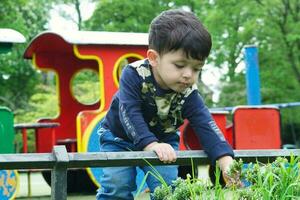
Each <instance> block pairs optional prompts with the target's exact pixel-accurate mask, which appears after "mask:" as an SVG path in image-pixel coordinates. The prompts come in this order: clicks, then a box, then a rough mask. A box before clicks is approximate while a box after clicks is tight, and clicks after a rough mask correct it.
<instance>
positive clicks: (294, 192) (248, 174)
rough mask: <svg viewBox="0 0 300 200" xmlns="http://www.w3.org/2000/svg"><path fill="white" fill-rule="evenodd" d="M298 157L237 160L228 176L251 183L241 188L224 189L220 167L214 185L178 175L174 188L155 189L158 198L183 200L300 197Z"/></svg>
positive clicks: (247, 199)
mask: <svg viewBox="0 0 300 200" xmlns="http://www.w3.org/2000/svg"><path fill="white" fill-rule="evenodd" d="M299 167H300V165H299V157H297V158H296V157H294V156H291V158H290V160H289V161H288V160H287V159H285V158H282V157H278V158H277V159H276V160H275V161H274V162H273V163H267V164H262V163H259V162H256V163H255V164H253V163H249V164H247V165H246V166H245V165H244V163H243V161H242V160H239V161H234V164H233V165H232V166H231V168H230V171H229V175H231V176H234V175H236V174H238V176H239V178H240V180H244V182H248V184H249V186H247V187H243V188H239V187H237V186H236V185H231V186H227V187H225V188H222V187H221V186H220V184H219V179H218V177H220V170H219V171H218V170H217V172H216V173H217V174H216V177H217V179H216V184H215V185H214V186H213V187H211V185H210V184H209V183H208V182H204V181H202V180H200V179H190V178H189V177H188V178H187V179H185V180H183V179H181V178H178V179H177V180H176V181H174V182H173V184H172V187H173V188H174V189H173V190H172V189H171V188H172V187H170V186H165V185H162V186H160V187H157V188H156V189H155V192H154V199H156V200H158V199H159V200H181V199H191V200H197V199H224V200H225V199H233V200H238V199H239V200H240V199H243V200H257V199H259V200H267V199H268V200H277V199H297V197H299V195H300V176H299Z"/></svg>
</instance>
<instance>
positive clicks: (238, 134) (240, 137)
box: [233, 106, 281, 149]
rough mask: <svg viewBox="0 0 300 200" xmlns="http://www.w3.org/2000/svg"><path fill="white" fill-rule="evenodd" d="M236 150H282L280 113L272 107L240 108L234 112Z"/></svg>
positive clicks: (236, 108) (234, 143) (234, 142)
mask: <svg viewBox="0 0 300 200" xmlns="http://www.w3.org/2000/svg"><path fill="white" fill-rule="evenodd" d="M233 145H234V148H235V149H280V147H281V137H280V112H279V109H278V108H277V107H273V106H272V107H271V106H268V107H266V106H238V107H235V108H234V110H233Z"/></svg>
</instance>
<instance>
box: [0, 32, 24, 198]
mask: <svg viewBox="0 0 300 200" xmlns="http://www.w3.org/2000/svg"><path fill="white" fill-rule="evenodd" d="M23 42H25V37H24V36H23V35H22V34H21V33H19V32H18V31H16V30H13V29H0V54H4V53H8V52H10V51H11V49H12V46H13V44H14V43H23ZM13 124H14V121H13V113H12V112H11V111H10V110H9V109H8V108H6V107H0V154H3V153H14V136H15V131H14V128H13ZM18 183H19V174H18V172H17V171H16V170H0V199H1V200H6V199H13V198H15V196H16V194H17V190H18Z"/></svg>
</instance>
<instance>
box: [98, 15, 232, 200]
mask: <svg viewBox="0 0 300 200" xmlns="http://www.w3.org/2000/svg"><path fill="white" fill-rule="evenodd" d="M210 49H211V37H210V34H209V33H208V31H207V30H206V29H205V28H204V27H203V25H202V24H201V22H200V21H199V20H198V19H197V17H196V16H195V15H194V14H193V13H191V12H186V11H183V10H169V11H165V12H162V13H161V14H160V15H159V16H157V17H156V18H155V19H154V20H153V21H152V23H151V25H150V30H149V49H148V51H147V58H146V59H145V60H141V61H137V62H134V63H132V64H129V65H128V66H126V67H125V68H124V70H123V72H122V75H121V78H120V88H119V91H118V92H117V93H116V94H115V96H114V98H113V100H112V103H111V106H110V109H109V111H108V113H107V115H106V117H105V119H104V120H103V121H102V122H101V127H100V129H99V130H98V133H99V135H100V145H101V147H100V148H101V150H100V151H103V152H107V151H129V150H130V151H141V150H144V151H154V152H155V153H156V154H157V155H158V157H159V159H160V160H161V161H162V162H164V163H172V162H175V161H176V154H175V151H176V150H178V146H179V132H178V128H179V126H180V125H182V123H183V120H184V119H188V120H189V122H190V124H191V126H192V127H193V128H194V130H195V132H196V134H197V136H198V138H199V139H200V141H201V144H202V146H203V148H204V150H205V152H206V153H207V155H208V157H209V158H210V159H211V161H212V163H215V161H216V160H218V163H219V165H220V168H221V170H222V171H223V173H225V172H226V170H228V168H229V166H230V164H231V163H232V162H233V159H232V157H233V151H232V149H231V147H230V146H229V145H228V143H227V142H226V141H225V139H224V137H223V135H222V133H221V131H220V130H219V129H218V127H217V126H216V124H215V122H214V120H213V119H212V117H211V114H210V113H209V111H208V109H207V107H206V106H205V105H204V103H203V100H202V98H201V96H200V94H199V92H198V90H197V86H196V85H197V81H198V77H199V73H200V71H201V69H202V67H203V65H204V63H205V59H206V58H207V57H208V55H209V52H210ZM140 168H141V169H142V170H143V171H144V172H145V173H147V172H148V171H152V169H151V167H149V166H146V167H140ZM155 168H156V170H157V171H158V172H159V173H160V174H161V176H162V177H163V178H164V180H165V181H166V182H167V183H168V184H171V183H172V181H173V180H175V179H176V178H177V174H178V166H175V165H168V166H155ZM135 177H136V168H135V167H111V168H103V177H102V178H101V181H100V184H101V188H100V189H99V191H98V194H97V199H98V200H104V199H105V200H116V199H124V200H129V199H133V196H132V194H131V192H132V191H134V190H136V187H137V186H136V184H135ZM146 181H147V185H148V187H149V189H150V191H151V192H153V191H154V189H155V188H156V187H157V186H159V185H161V183H160V182H159V180H157V179H156V178H155V177H154V176H152V175H150V176H148V178H147V180H146Z"/></svg>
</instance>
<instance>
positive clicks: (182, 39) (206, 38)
mask: <svg viewBox="0 0 300 200" xmlns="http://www.w3.org/2000/svg"><path fill="white" fill-rule="evenodd" d="M211 43H212V42H211V37H210V34H209V32H208V31H207V30H206V29H205V27H204V26H203V25H202V23H201V21H200V20H199V19H198V18H197V17H196V16H195V15H194V14H193V13H192V12H187V11H184V10H179V9H176V10H167V11H164V12H162V13H161V14H160V15H158V16H157V17H156V18H154V19H153V20H152V22H151V24H150V29H149V48H150V49H154V50H155V51H157V52H158V53H159V54H160V55H162V54H164V53H166V52H169V51H176V50H179V49H183V51H184V52H185V54H186V56H187V57H192V58H193V59H197V60H205V59H206V58H207V57H208V55H209V52H210V49H211V45H212V44H211Z"/></svg>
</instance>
